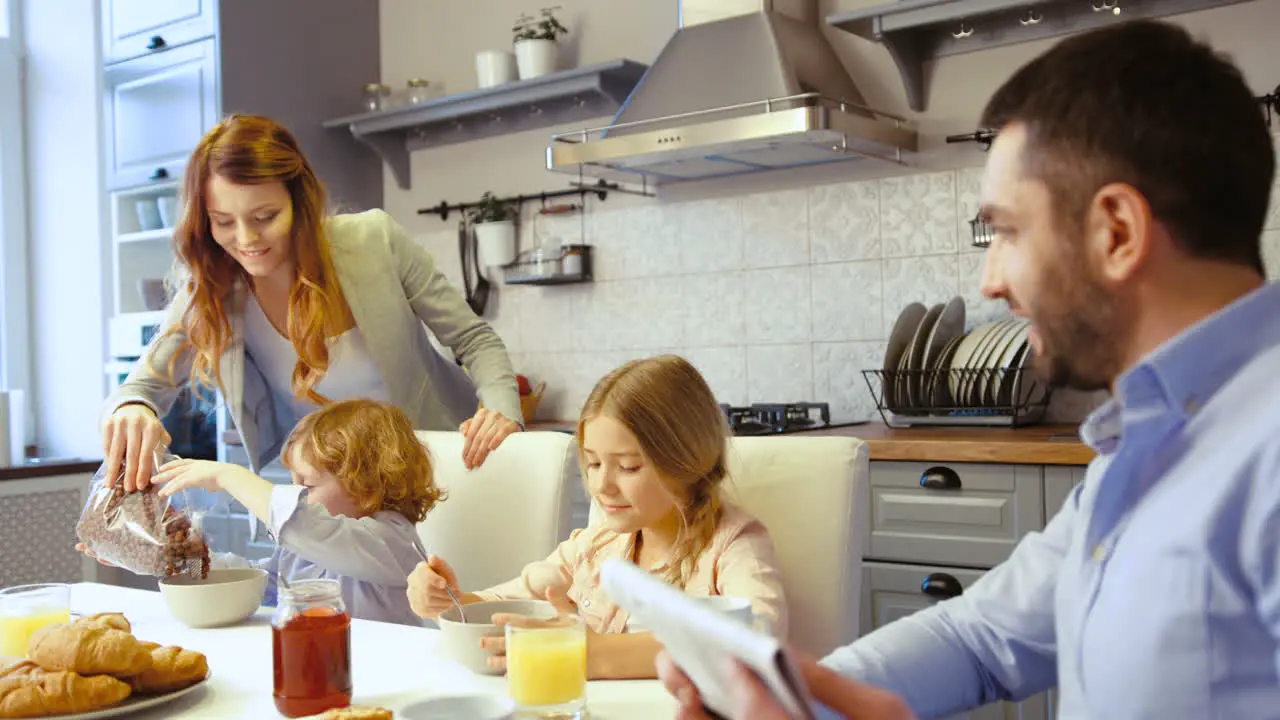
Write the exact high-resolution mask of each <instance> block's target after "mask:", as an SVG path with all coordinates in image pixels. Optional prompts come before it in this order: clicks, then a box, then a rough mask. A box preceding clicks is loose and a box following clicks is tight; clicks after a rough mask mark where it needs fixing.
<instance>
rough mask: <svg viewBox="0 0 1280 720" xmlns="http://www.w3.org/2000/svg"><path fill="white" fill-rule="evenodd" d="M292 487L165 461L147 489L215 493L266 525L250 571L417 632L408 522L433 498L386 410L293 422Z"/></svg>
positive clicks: (232, 469)
mask: <svg viewBox="0 0 1280 720" xmlns="http://www.w3.org/2000/svg"><path fill="white" fill-rule="evenodd" d="M280 455H281V460H282V462H283V463H284V465H285V467H286V468H288V469H289V471H290V473H291V474H292V476H293V484H292V485H276V484H273V483H271V482H270V481H268V480H264V479H262V478H260V477H258V476H257V475H255V474H253V473H252V472H250V471H249V470H248V469H246V468H244V467H241V466H239V465H232V464H230V463H218V462H211V461H208V460H175V461H173V462H171V463H168V464H166V465H164V466H162V467H161V468H160V471H159V473H158V474H157V475H156V476H155V478H153V480H152V482H154V483H159V484H161V490H160V493H161V494H162V495H172V494H173V493H175V492H177V491H179V490H181V489H183V488H190V487H198V488H204V489H207V490H215V491H216V490H225V491H226V492H227V493H229V494H230V495H231V496H232V497H234V498H235V499H236V500H238V501H240V503H241V504H243V505H244V506H245V507H246V508H248V509H249V512H251V513H253V515H254V516H256V517H257V518H258V519H260V520H262V521H263V522H264V523H266V524H267V528H268V531H269V532H270V534H271V537H272V539H273V540H275V542H276V543H277V547H276V550H275V553H274V554H273V555H272V557H271V558H269V559H267V560H265V561H263V562H262V563H259V566H260V567H262V568H263V569H265V570H267V572H268V573H269V574H270V576H271V582H270V583H269V587H268V590H267V601H268V603H270V602H271V601H272V600H273V599H274V595H275V588H276V579H277V578H278V577H279V576H281V575H283V576H284V577H286V578H287V579H288V581H289V582H293V581H295V580H304V579H316V578H331V579H335V580H338V581H339V583H340V584H341V585H342V594H343V599H344V600H345V602H346V605H347V611H348V612H349V613H351V616H352V617H355V618H362V619H365V620H378V621H382V622H392V623H400V624H405V625H421V624H422V621H421V619H419V618H418V616H417V615H415V614H414V613H413V610H412V609H410V607H409V602H408V599H407V598H406V597H405V588H406V586H407V582H406V577H407V576H408V575H409V573H410V572H411V571H412V570H413V568H414V566H415V565H416V564H417V563H418V561H419V557H420V556H419V553H418V551H417V550H416V544H417V542H418V539H417V528H416V527H415V526H416V525H417V524H418V523H420V522H422V521H423V520H424V519H425V518H426V516H427V513H428V512H430V510H431V508H432V507H434V506H435V504H436V503H437V502H439V501H441V500H442V499H443V493H442V491H441V490H440V489H439V488H437V487H436V486H435V483H434V481H433V477H432V470H431V461H430V458H429V457H428V455H427V451H426V448H425V447H423V445H422V443H421V442H420V441H419V440H418V438H417V437H416V436H415V435H414V431H413V426H412V425H411V424H410V422H409V418H408V417H407V416H406V415H405V414H404V413H403V412H402V411H400V410H399V409H398V408H396V407H395V406H394V405H391V404H389V403H382V402H376V401H373V400H364V399H358V400H347V401H343V402H335V403H330V404H328V405H325V406H324V407H322V408H321V409H319V410H317V411H315V412H313V413H311V414H310V415H307V416H306V417H304V418H302V420H300V421H299V422H298V424H297V426H296V427H294V429H293V432H292V433H291V434H290V435H289V438H288V440H286V442H285V445H284V449H283V450H282V451H281V453H280Z"/></svg>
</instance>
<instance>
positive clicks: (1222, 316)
mask: <svg viewBox="0 0 1280 720" xmlns="http://www.w3.org/2000/svg"><path fill="white" fill-rule="evenodd" d="M1276 344H1280V284H1278V283H1273V284H1268V285H1263V286H1262V287H1260V288H1258V289H1256V290H1253V291H1252V292H1250V293H1248V294H1247V295H1245V296H1243V297H1241V298H1240V299H1238V300H1236V301H1235V302H1233V303H1231V304H1230V305H1227V306H1226V307H1224V308H1222V309H1221V310H1219V311H1217V312H1215V313H1213V314H1212V315H1210V316H1208V317H1206V318H1205V319H1203V320H1201V321H1200V322H1198V323H1196V324H1195V325H1192V326H1191V327H1189V328H1187V329H1186V330H1184V331H1183V332H1181V333H1179V334H1178V335H1176V336H1174V337H1173V338H1170V339H1169V340H1168V341H1166V342H1165V343H1164V344H1162V345H1161V346H1160V347H1158V348H1156V349H1155V350H1154V351H1152V352H1151V353H1149V354H1148V355H1147V356H1146V357H1144V358H1143V359H1142V360H1141V361H1139V363H1138V364H1137V365H1135V366H1133V367H1132V368H1130V369H1128V370H1126V371H1125V372H1124V373H1123V374H1122V375H1121V376H1120V377H1119V378H1118V379H1117V381H1116V385H1115V387H1116V394H1117V397H1113V398H1112V399H1111V400H1109V401H1107V402H1106V403H1104V404H1103V405H1102V406H1101V407H1099V408H1098V409H1097V410H1095V411H1094V412H1093V413H1092V414H1090V415H1089V417H1088V419H1086V420H1085V422H1084V423H1083V424H1082V425H1081V427H1080V437H1081V439H1082V440H1084V442H1085V443H1086V444H1087V445H1089V446H1090V447H1091V448H1093V449H1094V450H1095V451H1096V452H1099V453H1109V452H1111V451H1112V450H1114V448H1115V445H1116V443H1117V442H1118V440H1119V437H1120V431H1121V428H1122V427H1123V425H1124V422H1125V420H1126V418H1127V417H1129V416H1131V415H1132V414H1133V413H1141V414H1143V415H1147V414H1149V413H1153V412H1160V413H1174V414H1176V415H1178V416H1180V417H1186V416H1189V415H1191V414H1193V413H1195V411H1196V410H1198V409H1199V408H1200V407H1201V406H1202V405H1204V403H1205V402H1207V401H1208V399H1209V398H1210V397H1211V396H1213V394H1214V393H1216V392H1217V391H1218V389H1219V388H1221V387H1222V386H1223V385H1224V384H1225V383H1226V382H1227V381H1228V380H1229V379H1231V377H1232V376H1233V375H1235V373H1236V372H1237V371H1238V370H1239V369H1240V368H1241V367H1243V366H1244V365H1245V363H1247V362H1248V361H1249V360H1250V359H1252V358H1253V357H1254V356H1256V355H1257V354H1258V353H1260V352H1263V351H1264V350H1266V349H1268V348H1270V347H1273V346H1275V345H1276Z"/></svg>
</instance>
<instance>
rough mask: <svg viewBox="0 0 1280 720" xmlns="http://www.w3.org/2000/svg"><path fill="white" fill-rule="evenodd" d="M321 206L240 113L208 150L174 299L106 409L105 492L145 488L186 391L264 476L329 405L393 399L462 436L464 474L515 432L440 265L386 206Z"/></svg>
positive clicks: (491, 340) (293, 156) (189, 180)
mask: <svg viewBox="0 0 1280 720" xmlns="http://www.w3.org/2000/svg"><path fill="white" fill-rule="evenodd" d="M326 205H327V201H326V197H325V189H324V186H323V184H322V183H321V182H320V180H319V178H317V177H316V174H315V172H314V171H313V170H312V168H311V164H310V163H309V162H308V161H307V159H306V157H305V156H304V155H303V153H302V150H301V148H300V147H299V146H298V143H297V141H296V140H295V139H294V137H293V135H292V134H291V133H290V132H289V131H288V130H287V129H286V128H285V127H283V126H282V125H280V124H279V123H277V122H275V121H274V120H272V119H270V118H266V117H261V116H255V115H232V116H230V117H228V118H227V119H225V120H223V121H222V122H220V123H218V125H217V126H215V127H214V128H213V129H212V130H210V131H209V132H208V134H206V135H205V136H204V138H203V139H201V141H200V143H199V144H198V145H197V146H196V149H195V150H194V151H193V152H192V153H191V159H190V160H189V161H188V163H187V166H186V170H185V176H184V180H183V186H182V206H183V210H182V216H181V219H180V220H179V222H178V225H177V228H176V229H175V230H174V233H173V245H174V251H175V254H176V256H177V260H178V266H179V269H180V273H179V275H180V277H179V282H178V287H176V288H175V289H176V297H175V298H174V300H173V301H172V303H171V304H170V306H169V314H168V317H167V319H166V320H165V322H164V324H163V326H162V327H161V329H160V331H159V332H158V333H156V336H155V338H154V339H153V340H152V341H151V343H150V344H149V345H148V346H147V348H146V351H145V352H144V353H143V356H142V361H141V362H139V363H138V365H137V368H136V369H135V370H134V371H133V372H132V373H130V375H129V377H128V379H127V380H126V381H125V382H124V383H123V384H121V386H120V388H119V390H117V391H116V393H115V394H113V395H112V396H111V397H110V398H108V399H107V402H106V406H105V408H104V414H105V419H104V420H103V423H102V433H103V436H102V443H103V451H104V453H105V454H106V464H107V473H106V476H107V477H108V478H112V482H114V478H116V477H117V475H118V474H119V471H120V469H121V468H122V466H123V469H124V471H125V473H124V484H125V488H126V489H128V490H135V489H141V488H144V487H146V485H147V483H148V482H149V480H150V477H151V473H152V470H153V468H152V467H151V464H152V462H151V458H152V455H153V453H154V451H155V449H156V448H157V446H159V445H161V444H165V445H167V444H168V441H169V437H168V433H167V432H166V430H165V428H164V425H163V423H162V422H161V421H160V419H159V418H161V417H164V416H165V415H167V414H168V412H169V410H170V408H171V407H172V406H173V404H174V400H175V398H176V397H177V395H178V392H179V390H180V389H181V388H183V387H184V386H190V387H191V388H193V389H195V390H198V391H200V392H201V393H203V394H211V393H212V391H219V392H220V393H221V395H222V398H221V399H222V400H223V401H224V402H226V405H227V408H228V409H229V410H230V413H231V417H232V420H233V421H234V422H235V426H236V428H237V429H238V430H239V432H240V439H241V442H242V443H243V445H244V447H245V449H246V451H247V452H248V455H249V462H250V465H251V466H252V467H253V469H254V470H257V471H261V470H262V468H263V466H265V465H267V464H268V463H271V462H273V461H274V460H275V458H276V456H277V454H278V452H279V450H280V447H281V443H282V441H283V439H284V438H285V437H287V436H288V434H289V431H290V430H291V429H292V428H293V426H294V424H295V423H296V422H297V420H298V419H299V418H301V417H302V416H304V415H306V414H307V413H309V412H311V411H313V410H315V409H316V408H318V407H321V406H323V405H325V404H326V403H328V402H330V401H334V400H346V399H350V398H358V397H365V398H372V399H374V400H380V401H385V402H391V403H394V404H395V405H396V406H397V407H399V408H400V409H401V410H403V411H404V412H405V414H406V415H408V416H409V420H410V421H411V422H412V423H413V425H414V427H415V428H417V429H419V430H455V429H461V431H462V432H463V433H465V434H466V436H467V438H466V444H465V448H464V450H463V455H464V461H465V462H466V464H467V466H468V467H474V466H476V465H479V464H480V463H482V462H484V459H485V457H486V456H487V455H488V453H489V452H490V451H491V450H493V449H494V448H496V447H497V446H498V445H499V443H501V442H502V440H503V439H504V438H506V437H507V436H508V435H510V434H511V433H512V432H515V431H517V430H519V429H520V428H521V425H522V422H523V416H522V414H521V411H520V396H519V391H518V389H517V386H516V377H515V372H514V370H513V369H512V367H511V359H510V357H508V355H507V351H506V348H505V347H504V346H503V344H502V340H501V339H499V337H498V335H497V334H496V333H495V332H494V331H493V329H492V328H491V327H490V326H489V325H488V324H487V323H486V322H485V321H484V320H481V319H480V317H478V316H477V315H476V314H475V313H474V312H473V311H472V310H471V308H470V306H468V305H467V302H466V300H465V299H464V298H463V297H462V294H461V293H459V292H458V290H457V289H456V288H454V287H453V286H452V285H451V284H450V283H449V281H448V280H447V279H445V277H444V275H443V274H441V273H440V271H439V269H438V268H437V267H436V264H435V260H434V259H433V258H432V257H431V254H430V253H428V252H427V251H426V250H425V249H424V248H422V247H421V246H419V245H418V244H417V243H415V242H413V241H412V240H410V239H409V236H408V234H407V233H406V232H405V230H404V228H402V227H401V226H400V225H399V224H397V223H396V222H395V220H393V219H392V218H391V216H390V215H388V214H387V213H385V212H383V211H381V210H369V211H367V212H362V213H357V214H345V215H333V216H327V215H326ZM428 329H430V331H431V333H433V334H434V335H435V337H436V338H437V339H439V341H440V342H441V343H443V344H444V345H445V346H447V347H449V348H451V349H452V350H453V352H454V354H455V355H456V356H457V358H458V359H459V361H461V362H462V364H463V365H465V366H466V369H467V371H469V373H470V374H469V376H468V372H464V371H463V370H462V368H460V367H458V365H457V364H455V363H454V362H452V361H450V360H448V359H446V358H445V357H444V356H443V355H441V354H440V353H439V352H437V351H436V350H435V348H434V347H432V345H431V341H430V336H429V334H428ZM477 400H479V401H480V402H477ZM481 403H482V404H483V407H481Z"/></svg>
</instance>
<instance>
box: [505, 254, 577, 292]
mask: <svg viewBox="0 0 1280 720" xmlns="http://www.w3.org/2000/svg"><path fill="white" fill-rule="evenodd" d="M591 248H592V246H591V245H563V246H561V247H559V248H557V249H556V253H555V255H554V256H553V257H547V254H548V253H549V252H550V249H546V250H542V249H534V250H530V251H529V252H526V253H523V254H521V255H520V256H519V257H518V258H516V261H515V262H513V263H511V264H509V265H506V266H504V267H503V268H502V281H503V282H504V283H505V284H507V285H573V284H576V283H586V282H591V281H592V268H591ZM571 257H572V258H574V259H575V260H576V262H574V263H572V264H570V263H569V262H568V260H569V258H571Z"/></svg>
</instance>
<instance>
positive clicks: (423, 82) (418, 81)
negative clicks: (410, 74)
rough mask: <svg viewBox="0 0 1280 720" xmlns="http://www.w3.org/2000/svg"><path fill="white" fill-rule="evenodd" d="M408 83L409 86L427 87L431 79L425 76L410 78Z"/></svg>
mask: <svg viewBox="0 0 1280 720" xmlns="http://www.w3.org/2000/svg"><path fill="white" fill-rule="evenodd" d="M407 84H408V86H409V87H427V86H428V85H430V84H431V81H430V80H427V79H425V78H410V79H409V82H408V83H407Z"/></svg>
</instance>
